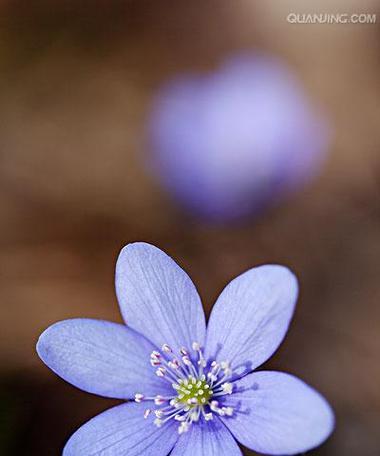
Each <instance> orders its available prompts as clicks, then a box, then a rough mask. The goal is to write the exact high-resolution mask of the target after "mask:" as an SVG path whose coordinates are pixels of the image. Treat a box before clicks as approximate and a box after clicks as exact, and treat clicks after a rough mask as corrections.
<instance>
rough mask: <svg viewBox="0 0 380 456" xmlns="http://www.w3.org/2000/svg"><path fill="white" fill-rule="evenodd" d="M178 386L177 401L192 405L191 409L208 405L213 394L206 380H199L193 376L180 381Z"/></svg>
mask: <svg viewBox="0 0 380 456" xmlns="http://www.w3.org/2000/svg"><path fill="white" fill-rule="evenodd" d="M178 384H179V388H178V389H177V392H178V396H177V401H178V403H181V404H188V405H190V408H194V407H197V406H199V405H204V404H208V402H209V399H210V398H211V396H212V393H213V392H212V390H211V389H210V385H209V384H208V383H207V381H206V379H204V380H203V379H201V380H198V379H197V378H195V377H193V376H191V375H190V376H189V377H188V378H187V379H185V380H182V379H181V380H179V382H178Z"/></svg>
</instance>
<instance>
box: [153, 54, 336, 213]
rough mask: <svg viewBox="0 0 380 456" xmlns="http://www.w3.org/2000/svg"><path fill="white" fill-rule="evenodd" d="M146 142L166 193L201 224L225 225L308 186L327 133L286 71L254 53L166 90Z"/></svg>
mask: <svg viewBox="0 0 380 456" xmlns="http://www.w3.org/2000/svg"><path fill="white" fill-rule="evenodd" d="M148 136H149V148H150V158H151V164H150V166H151V168H152V169H153V171H154V173H155V175H156V176H157V178H158V180H159V181H160V182H161V184H162V185H163V186H164V187H165V188H166V189H167V190H168V192H169V194H171V195H172V196H173V197H174V198H175V199H176V200H177V201H178V202H179V203H181V204H182V205H183V206H184V207H186V208H188V209H190V210H191V211H192V212H193V213H195V214H196V215H198V216H200V217H203V218H204V219H208V220H215V221H226V220H227V221H228V220H231V219H236V218H239V217H242V216H246V215H249V214H251V213H256V212H257V211H258V210H260V209H262V208H263V206H265V205H267V204H270V203H274V202H276V201H277V200H279V199H280V198H282V197H283V196H284V195H287V194H288V193H289V192H291V191H293V190H294V189H296V188H299V187H300V186H302V185H303V184H304V183H306V182H309V180H310V178H311V177H312V176H313V175H314V174H315V173H316V172H317V171H318V170H319V169H320V165H321V163H322V161H323V157H324V155H325V151H326V146H327V137H328V134H327V125H326V122H325V120H324V118H322V116H321V115H320V114H319V113H318V112H317V109H315V108H314V106H313V105H312V104H311V103H310V102H309V99H308V98H307V96H306V95H305V93H304V90H303V88H302V85H301V84H300V82H299V81H298V80H297V78H296V77H295V76H294V75H293V74H292V72H291V71H290V70H289V68H288V67H287V66H286V65H284V64H283V63H282V62H281V61H279V60H276V59H275V58H273V57H269V56H266V55H264V54H254V55H244V56H240V57H235V58H233V59H231V60H230V61H228V62H227V63H226V64H225V65H224V66H222V68H221V69H220V70H219V71H217V72H215V73H211V74H209V75H204V76H200V75H184V76H178V77H177V78H176V79H174V80H173V81H171V82H168V83H167V84H166V85H164V87H162V89H161V90H160V91H159V92H158V94H157V96H156V97H155V99H154V101H153V106H152V110H151V114H150V117H149V122H148Z"/></svg>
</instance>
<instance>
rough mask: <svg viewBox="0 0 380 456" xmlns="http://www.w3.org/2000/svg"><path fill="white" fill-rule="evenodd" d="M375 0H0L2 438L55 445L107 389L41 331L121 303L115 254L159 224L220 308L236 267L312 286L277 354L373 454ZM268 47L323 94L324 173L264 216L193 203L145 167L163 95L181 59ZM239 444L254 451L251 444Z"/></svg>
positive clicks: (377, 442) (360, 448) (7, 443)
mask: <svg viewBox="0 0 380 456" xmlns="http://www.w3.org/2000/svg"><path fill="white" fill-rule="evenodd" d="M379 7H380V4H379V3H378V2H377V1H370V0H363V1H360V2H359V1H338V0H332V1H329V2H327V1H311V2H307V5H306V3H305V2H301V1H288V0H284V1H281V2H279V1H274V0H273V1H265V0H259V1H255V0H236V1H233V2H232V1H228V0H202V1H187V0H176V1H174V0H164V1H157V0H155V1H153V0H125V1H115V0H109V1H105V0H104V1H99V0H98V1H61V2H54V1H53V2H52V1H49V0H37V1H32V2H29V1H21V0H20V1H17V0H14V1H13V0H8V1H4V0H3V1H2V2H0V68H1V71H0V93H1V98H0V99H1V103H0V204H1V221H0V223H1V225H0V227H1V228H0V229H1V237H0V243H1V249H0V268H1V273H0V274H1V276H0V302H1V323H0V340H1V345H0V454H1V455H3V454H4V455H28V456H33V455H38V456H45V455H46V456H50V455H58V454H60V451H61V449H62V447H63V445H64V442H65V440H66V439H67V438H68V436H69V435H70V434H71V433H72V432H73V431H74V429H76V428H77V427H78V426H79V425H80V424H81V423H83V422H84V421H86V420H87V419H88V418H89V417H91V416H93V415H94V414H95V413H98V412H100V411H102V410H104V409H106V408H107V407H109V406H110V405H111V404H113V403H114V402H112V401H110V400H106V399H102V398H97V397H95V396H91V395H88V394H86V393H82V392H80V391H78V390H76V389H75V388H73V387H71V386H70V385H67V384H65V383H64V382H63V381H62V380H60V379H58V378H57V377H55V376H54V375H53V374H52V373H51V372H50V371H49V370H48V369H47V368H46V367H44V366H43V365H42V363H41V361H40V360H39V359H38V357H37V356H36V353H35V342H36V340H37V338H38V335H39V333H40V332H41V331H42V330H43V329H44V328H46V327H47V326H48V325H49V324H51V323H53V322H55V321H57V320H61V319H65V318H70V317H76V316H78V317H80V316H87V317H95V318H104V319H110V320H114V321H120V320H121V319H120V315H119V313H118V308H117V303H116V298H115V294H114V285H113V279H114V277H113V276H114V265H115V260H116V257H117V254H118V252H119V249H120V248H121V247H122V246H123V245H125V244H126V243H128V242H131V241H135V240H144V241H148V242H152V243H154V244H156V245H157V246H159V247H161V248H162V249H164V250H165V251H167V252H168V253H169V254H170V255H172V256H173V257H174V258H176V259H177V260H178V261H179V262H180V264H181V265H182V266H183V267H184V268H185V269H186V270H187V271H189V273H190V275H191V277H192V278H193V280H194V281H195V283H196V284H197V286H198V289H199V290H200V292H201V296H202V298H203V301H204V306H205V309H206V311H207V312H209V310H210V308H211V306H212V304H213V302H214V300H215V298H216V296H217V295H218V293H219V292H220V290H221V288H222V287H223V286H224V284H226V283H227V282H228V281H229V280H230V279H231V278H233V277H234V276H235V275H237V274H238V273H240V272H242V271H244V270H245V269H247V268H249V267H251V266H253V265H255V264H259V263H267V262H279V263H284V264H286V265H288V266H290V267H291V268H292V269H293V270H294V271H295V272H296V273H297V275H298V277H299V279H300V284H301V295H300V299H299V303H298V308H297V312H296V315H295V318H294V321H293V324H292V326H291V330H290V332H289V334H288V337H287V338H286V341H285V343H284V344H283V345H282V346H281V348H280V350H279V351H278V352H277V353H276V355H275V356H274V357H273V358H272V359H271V360H270V361H269V362H268V363H267V365H266V367H271V368H275V369H281V370H285V371H289V372H292V373H294V374H296V375H298V376H300V377H302V378H304V379H305V380H306V381H307V382H308V383H310V384H312V385H314V386H315V387H316V388H317V389H319V390H320V391H321V392H323V393H324V394H325V395H326V396H327V398H328V399H329V400H330V402H331V403H332V405H333V407H334V408H335V411H336V415H337V428H336V431H335V433H334V435H333V436H332V437H331V439H330V440H329V441H328V442H327V443H326V444H324V445H323V446H322V447H320V448H319V449H316V450H314V451H311V452H310V454H312V455H320V456H333V455H337V456H358V455H360V456H376V455H379V454H380V434H379V427H380V365H379V353H380V336H379V330H380V305H379V302H380V280H379V277H380V199H379V197H380V154H379V152H380V103H379V100H380V24H379V22H380V17H379V12H380V8H379ZM351 11H352V12H360V13H361V12H371V13H378V23H377V24H375V25H370V24H367V25H358V24H357V25H344V24H337V25H296V24H289V23H287V22H286V16H287V14H288V13H289V12H299V13H302V12H331V13H334V12H342V13H343V12H351ZM250 49H261V50H264V51H267V52H271V53H274V54H276V55H278V56H280V57H281V58H283V59H285V60H286V61H287V62H288V64H289V65H291V66H292V67H293V68H294V70H295V71H296V72H297V74H298V76H299V78H300V79H301V80H302V82H303V84H304V86H305V87H306V90H307V91H308V93H309V94H310V96H311V97H312V98H313V99H314V100H316V102H318V103H319V104H320V105H322V106H324V109H325V111H326V112H327V113H328V115H329V117H330V120H331V122H332V125H333V126H334V135H333V138H332V144H331V147H330V150H329V156H328V159H327V162H326V164H325V166H324V168H323V170H322V172H321V174H320V175H319V177H318V178H317V179H316V180H315V181H313V182H311V183H310V185H308V186H307V187H305V189H304V190H303V191H301V192H299V193H297V194H295V195H293V196H292V197H291V198H289V199H288V200H287V201H285V202H284V203H283V204H281V205H278V206H277V207H275V208H272V209H269V210H267V211H266V212H265V213H263V214H262V215H261V216H260V217H256V218H252V219H248V220H245V221H244V222H241V223H238V224H236V223H235V224H232V225H215V224H208V223H204V222H200V221H199V220H197V219H195V218H193V217H191V215H189V214H187V213H186V212H185V211H183V210H181V209H180V208H178V207H176V206H175V205H174V204H173V203H172V202H171V199H170V198H169V197H168V195H167V194H165V192H164V191H162V189H161V188H160V186H159V185H158V183H157V181H155V179H154V178H152V176H151V175H150V174H149V173H148V172H147V171H146V168H145V167H144V158H143V157H145V154H146V137H145V124H146V119H147V115H148V113H149V107H150V103H151V100H152V96H153V95H154V93H155V91H156V90H157V89H158V87H160V85H161V84H162V83H163V82H164V81H165V80H166V79H167V78H168V77H172V76H173V75H175V74H176V73H177V72H183V71H189V70H196V71H203V70H210V69H213V68H215V67H216V66H217V65H218V64H219V63H220V61H222V60H223V59H224V58H225V57H226V56H229V55H231V54H233V53H235V52H240V51H241V50H250ZM246 454H253V453H249V452H246Z"/></svg>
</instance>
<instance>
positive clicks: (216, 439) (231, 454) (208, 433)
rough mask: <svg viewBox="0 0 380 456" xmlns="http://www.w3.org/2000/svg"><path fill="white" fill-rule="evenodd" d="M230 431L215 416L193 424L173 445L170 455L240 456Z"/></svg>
mask: <svg viewBox="0 0 380 456" xmlns="http://www.w3.org/2000/svg"><path fill="white" fill-rule="evenodd" d="M241 454H242V453H241V451H240V449H239V447H238V445H237V443H236V442H235V440H234V438H233V437H232V435H231V433H230V431H229V430H228V429H227V428H226V427H225V426H224V424H222V423H221V422H220V421H219V419H218V418H217V417H215V418H214V420H212V421H208V422H202V423H201V424H193V425H192V426H191V427H190V430H189V431H188V432H187V433H186V434H183V435H182V436H181V437H180V439H179V440H178V442H177V444H176V445H175V447H174V450H173V452H172V453H171V456H241Z"/></svg>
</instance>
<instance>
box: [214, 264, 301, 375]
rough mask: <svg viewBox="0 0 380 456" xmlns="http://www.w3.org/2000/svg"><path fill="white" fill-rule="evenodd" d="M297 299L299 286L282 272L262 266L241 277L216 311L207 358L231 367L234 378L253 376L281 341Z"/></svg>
mask: <svg viewBox="0 0 380 456" xmlns="http://www.w3.org/2000/svg"><path fill="white" fill-rule="evenodd" d="M297 294H298V285H297V280H296V278H295V276H294V274H293V273H292V272H291V271H290V270H289V269H287V268H286V267H284V266H279V265H265V266H259V267H257V268H253V269H250V270H249V271H247V272H245V273H244V274H242V275H240V276H238V277H237V278H236V279H234V280H233V281H232V282H230V283H229V284H228V285H227V286H226V288H225V289H224V290H223V291H222V293H221V295H220V296H219V298H218V300H217V301H216V303H215V305H214V308H213V310H212V313H211V316H210V321H209V324H208V328H207V339H206V357H209V358H213V359H216V360H218V361H229V362H230V363H231V365H232V368H233V370H234V373H235V374H239V375H244V374H247V373H249V372H251V371H252V370H253V369H255V368H256V367H257V366H259V365H260V364H262V363H263V362H264V361H266V360H267V359H268V358H269V357H270V356H271V355H272V354H273V353H274V352H275V351H276V349H277V348H278V346H279V344H280V343H281V341H282V340H283V338H284V336H285V334H286V331H287V329H288V326H289V322H290V320H291V318H292V315H293V311H294V307H295V303H296V300H297Z"/></svg>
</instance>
